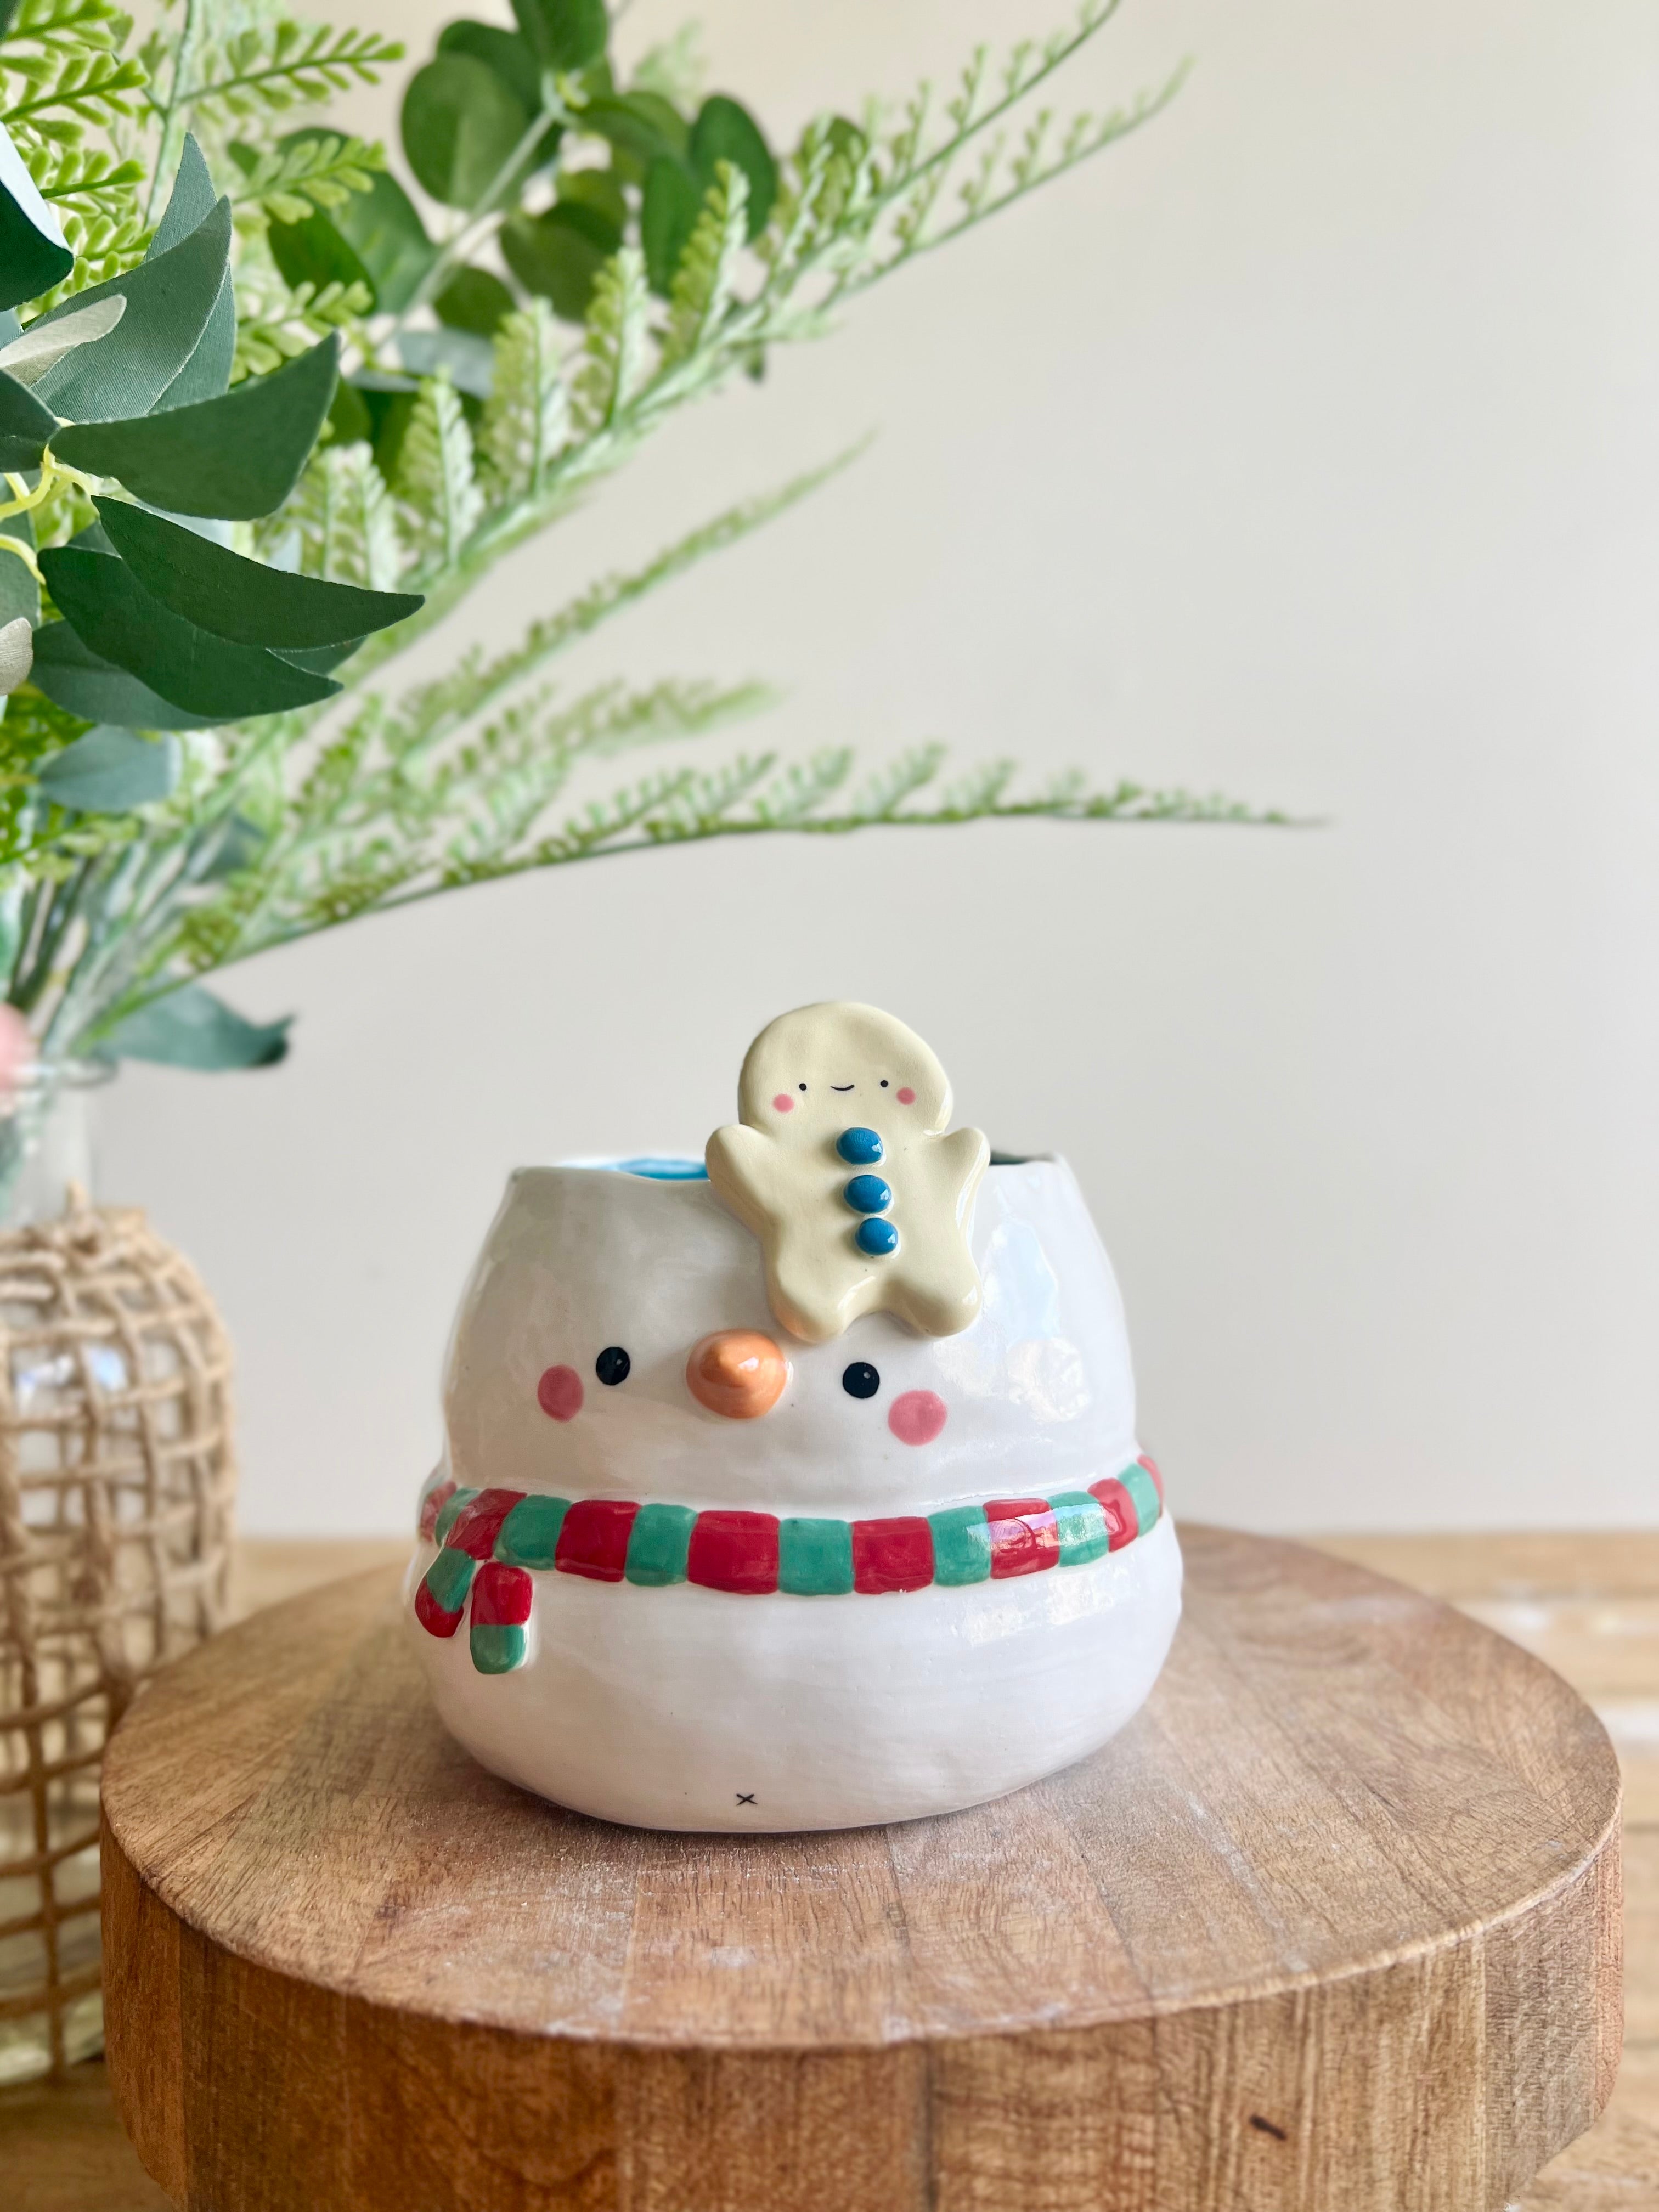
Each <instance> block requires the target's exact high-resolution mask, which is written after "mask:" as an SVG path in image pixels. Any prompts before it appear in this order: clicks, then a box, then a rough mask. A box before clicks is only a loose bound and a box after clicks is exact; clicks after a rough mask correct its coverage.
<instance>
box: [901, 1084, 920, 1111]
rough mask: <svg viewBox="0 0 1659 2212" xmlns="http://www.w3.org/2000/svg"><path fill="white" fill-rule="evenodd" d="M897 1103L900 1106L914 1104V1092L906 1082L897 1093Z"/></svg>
mask: <svg viewBox="0 0 1659 2212" xmlns="http://www.w3.org/2000/svg"><path fill="white" fill-rule="evenodd" d="M898 1103H899V1104H900V1105H901V1106H914V1105H915V1103H916V1094H915V1091H912V1090H911V1088H910V1086H909V1085H908V1083H907V1084H906V1085H905V1086H904V1088H903V1089H902V1091H900V1092H899V1094H898Z"/></svg>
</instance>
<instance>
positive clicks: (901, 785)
mask: <svg viewBox="0 0 1659 2212" xmlns="http://www.w3.org/2000/svg"><path fill="white" fill-rule="evenodd" d="M944 763H945V748H944V746H943V745H939V744H933V745H918V746H916V747H915V750H912V751H910V752H908V753H901V754H900V756H899V757H898V758H897V760H896V761H893V762H891V763H890V764H889V765H888V766H887V767H886V768H884V769H878V771H877V773H876V774H875V775H872V777H871V778H870V781H868V782H867V783H866V785H865V787H864V788H863V789H862V790H861V791H860V793H859V795H858V797H857V798H856V799H854V802H853V811H854V813H855V814H859V815H861V816H863V817H864V818H865V819H866V821H870V822H890V821H892V820H893V819H894V817H896V814H897V812H898V810H899V808H900V807H901V806H902V804H903V803H904V801H905V800H906V799H909V798H911V797H913V796H914V794H915V793H916V792H918V791H923V790H925V789H926V788H927V786H928V785H929V784H930V783H932V782H933V780H934V778H935V777H936V776H937V775H938V774H939V769H941V768H942V767H943V766H944Z"/></svg>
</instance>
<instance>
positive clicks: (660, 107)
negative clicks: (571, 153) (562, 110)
mask: <svg viewBox="0 0 1659 2212" xmlns="http://www.w3.org/2000/svg"><path fill="white" fill-rule="evenodd" d="M581 127H582V129H583V130H584V131H595V132H597V134H598V135H599V137H601V138H603V139H605V140H606V141H607V142H608V143H610V144H611V145H612V146H615V147H617V149H619V150H620V151H621V152H623V153H624V154H630V155H633V157H634V159H635V161H639V162H641V163H645V164H649V163H650V162H652V161H656V160H657V159H658V158H659V155H665V154H666V155H670V156H671V157H672V158H673V159H674V160H675V161H684V159H685V158H686V155H687V153H688V151H689V149H690V131H689V130H688V128H687V126H686V122H685V118H684V116H683V115H682V114H681V113H680V112H679V110H678V108H677V107H676V106H674V105H673V103H672V102H671V100H665V99H664V98H663V97H662V95H661V94H660V93H656V92H623V93H606V94H602V95H601V96H600V97H599V99H597V100H589V101H588V103H587V105H586V107H585V108H583V110H582V112H581Z"/></svg>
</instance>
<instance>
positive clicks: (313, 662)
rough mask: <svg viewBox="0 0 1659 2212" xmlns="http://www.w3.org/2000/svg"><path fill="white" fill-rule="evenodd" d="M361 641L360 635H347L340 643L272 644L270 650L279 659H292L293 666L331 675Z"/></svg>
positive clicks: (348, 657) (354, 650) (314, 672)
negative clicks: (294, 645)
mask: <svg viewBox="0 0 1659 2212" xmlns="http://www.w3.org/2000/svg"><path fill="white" fill-rule="evenodd" d="M361 644H362V638H360V637H349V638H347V639H346V640H345V641H344V642H343V644H340V645H310V646H303V647H289V646H273V647H272V648H271V650H272V651H273V652H274V653H276V656H277V658H278V659H282V660H288V661H292V663H293V664H294V665H295V668H308V669H310V670H311V671H313V674H315V675H318V676H331V675H332V674H333V672H334V671H335V670H336V669H337V667H338V666H339V665H340V663H341V662H342V661H343V660H349V659H350V658H351V656H352V654H353V653H356V650H357V647H359V646H360V645H361Z"/></svg>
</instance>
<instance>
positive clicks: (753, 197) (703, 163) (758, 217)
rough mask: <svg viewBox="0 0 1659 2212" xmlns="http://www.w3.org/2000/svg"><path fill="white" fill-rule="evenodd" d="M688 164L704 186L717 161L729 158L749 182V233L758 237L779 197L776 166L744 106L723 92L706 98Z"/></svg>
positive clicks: (694, 129) (709, 182)
mask: <svg viewBox="0 0 1659 2212" xmlns="http://www.w3.org/2000/svg"><path fill="white" fill-rule="evenodd" d="M690 161H691V167H693V169H694V170H696V173H697V175H698V177H699V178H700V179H701V180H702V184H703V185H704V186H705V187H707V186H708V185H712V184H713V183H714V164H715V162H716V161H730V163H731V164H732V167H733V168H734V169H741V170H742V171H743V173H744V177H745V178H746V179H747V180H748V184H749V235H750V238H758V237H759V236H760V234H761V233H762V231H763V230H764V229H765V228H766V219H767V217H768V216H769V215H770V214H771V212H772V209H773V206H774V204H775V202H776V200H777V197H778V165H777V163H776V162H775V161H774V160H773V159H772V155H771V154H770V152H769V149H768V147H767V143H766V141H765V139H764V138H763V137H762V135H761V128H760V125H759V124H757V122H756V120H755V118H754V117H753V116H752V115H750V112H749V111H748V109H747V108H746V107H741V106H738V102H737V101H736V100H729V99H728V98H727V97H726V94H724V93H723V92H717V93H715V94H714V95H713V97H712V98H710V99H708V100H704V102H703V104H702V107H701V109H700V110H699V111H698V114H697V119H696V122H695V123H694V124H693V125H692V126H691V145H690Z"/></svg>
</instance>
